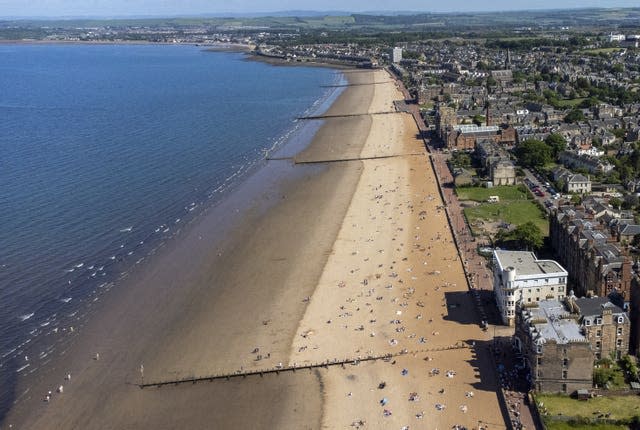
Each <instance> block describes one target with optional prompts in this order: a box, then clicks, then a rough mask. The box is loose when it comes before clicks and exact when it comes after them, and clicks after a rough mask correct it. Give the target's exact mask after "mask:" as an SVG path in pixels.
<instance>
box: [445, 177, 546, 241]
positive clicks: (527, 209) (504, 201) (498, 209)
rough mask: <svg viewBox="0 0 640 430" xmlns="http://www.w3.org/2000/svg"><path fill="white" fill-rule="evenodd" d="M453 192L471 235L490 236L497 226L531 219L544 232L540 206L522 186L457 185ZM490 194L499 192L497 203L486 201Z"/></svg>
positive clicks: (493, 194)
mask: <svg viewBox="0 0 640 430" xmlns="http://www.w3.org/2000/svg"><path fill="white" fill-rule="evenodd" d="M456 193H457V194H458V199H459V200H460V202H461V204H462V206H463V207H464V215H465V217H466V219H467V222H468V224H469V226H471V230H472V232H473V235H474V236H483V235H486V236H491V237H493V236H494V235H495V234H496V233H497V232H498V231H499V230H500V229H503V228H508V227H507V226H510V227H514V226H518V225H522V224H525V223H526V222H529V221H531V222H533V223H534V224H535V225H536V226H537V227H538V228H539V229H540V231H541V232H542V234H543V235H544V236H547V235H548V232H549V223H548V221H547V219H546V218H545V216H544V213H543V211H542V210H541V209H540V207H539V206H538V205H537V204H536V203H535V202H534V201H533V200H532V199H531V198H530V197H529V194H528V192H527V191H526V190H525V189H524V188H523V187H522V186H498V187H493V188H480V187H467V188H457V189H456ZM489 196H498V197H499V200H500V201H499V202H498V203H489V202H487V200H488V199H489Z"/></svg>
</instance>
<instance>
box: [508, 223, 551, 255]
mask: <svg viewBox="0 0 640 430" xmlns="http://www.w3.org/2000/svg"><path fill="white" fill-rule="evenodd" d="M513 238H514V239H516V240H517V241H518V242H520V245H521V246H523V247H524V248H525V249H527V250H529V249H531V250H533V249H539V248H541V247H542V245H543V243H544V237H543V236H542V231H540V229H539V228H538V226H537V225H535V224H534V223H533V222H532V221H527V222H526V223H524V224H520V225H519V226H518V227H516V228H515V230H513Z"/></svg>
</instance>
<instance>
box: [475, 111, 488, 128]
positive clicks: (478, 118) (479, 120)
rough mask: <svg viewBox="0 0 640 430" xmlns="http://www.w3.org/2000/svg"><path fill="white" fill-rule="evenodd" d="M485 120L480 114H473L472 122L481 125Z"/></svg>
mask: <svg viewBox="0 0 640 430" xmlns="http://www.w3.org/2000/svg"><path fill="white" fill-rule="evenodd" d="M485 120H486V119H485V117H484V116H482V115H480V114H478V115H474V116H473V123H474V124H475V125H477V126H481V125H482V124H484V122H485Z"/></svg>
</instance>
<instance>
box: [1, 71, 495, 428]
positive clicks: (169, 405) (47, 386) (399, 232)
mask: <svg viewBox="0 0 640 430" xmlns="http://www.w3.org/2000/svg"><path fill="white" fill-rule="evenodd" d="M347 76H348V78H349V80H350V83H352V84H367V83H369V84H370V83H373V82H382V81H389V80H390V78H389V76H388V75H387V74H386V72H384V71H367V72H363V71H357V72H353V73H347ZM399 97H400V94H399V92H398V91H397V89H396V88H395V84H394V83H388V84H376V85H355V86H350V87H348V88H347V89H346V90H345V92H344V93H343V94H342V95H341V96H340V97H339V98H338V100H337V101H336V102H335V103H334V104H333V106H332V107H331V108H330V110H329V111H328V112H327V114H329V115H343V114H349V113H354V112H355V113H359V114H360V113H362V114H366V113H372V112H375V113H379V112H384V111H390V110H392V102H393V100H394V99H396V98H399ZM416 133H417V128H416V126H415V124H414V123H413V120H412V118H411V117H410V116H409V115H407V114H401V113H393V114H376V115H358V116H350V117H343V118H332V119H327V120H326V121H325V123H324V125H323V127H322V128H321V129H320V130H319V132H318V133H317V135H316V137H315V138H314V141H313V143H312V145H311V146H310V147H309V148H308V149H307V150H305V151H303V152H302V153H301V154H299V155H298V157H297V159H299V160H304V161H311V160H315V161H320V160H336V159H340V158H349V159H351V158H358V157H360V158H367V159H366V160H364V161H360V160H358V161H347V162H334V163H321V164H312V165H295V166H293V165H292V163H291V161H287V160H284V161H272V162H270V163H269V165H268V166H267V167H266V168H265V169H263V170H262V171H261V172H259V173H258V174H257V175H256V176H255V177H253V178H251V179H250V180H249V181H247V183H245V184H243V186H242V187H241V188H240V189H239V190H238V191H237V192H236V193H234V195H233V196H232V197H230V198H229V199H228V200H227V201H225V202H223V204H221V205H219V206H217V207H215V208H213V209H211V210H210V211H208V212H207V213H206V214H205V215H204V216H203V217H202V219H201V220H199V221H198V222H197V223H195V224H194V225H193V226H192V227H191V228H189V229H188V231H185V232H184V234H183V235H182V237H180V238H179V240H176V241H175V243H171V244H169V245H168V246H167V247H166V248H165V249H163V250H162V251H161V252H159V253H158V255H157V256H155V258H154V259H153V261H152V262H150V263H148V264H147V265H146V266H145V267H143V268H142V269H140V270H139V271H138V272H136V273H134V274H133V275H132V277H131V278H130V279H128V280H127V281H126V282H125V283H124V284H123V285H121V286H119V287H118V288H115V289H114V290H113V291H112V293H111V294H109V295H108V296H107V297H106V299H105V300H103V301H102V302H101V304H100V305H99V306H100V309H99V310H98V311H97V312H96V315H95V317H94V318H92V320H91V322H90V323H89V324H88V325H87V326H86V327H82V328H80V329H79V330H78V337H77V339H76V341H75V342H74V344H73V346H72V347H71V348H70V349H69V350H67V351H66V352H65V354H64V355H63V356H62V357H58V358H57V359H56V360H55V362H53V363H51V365H50V366H49V368H48V370H47V372H46V373H44V372H43V373H42V374H41V375H40V377H39V378H40V379H39V380H38V381H33V382H32V386H33V388H32V390H31V391H29V392H28V393H26V394H24V395H22V396H21V397H20V402H19V403H18V404H17V405H16V406H15V407H14V408H13V410H12V411H11V412H10V415H9V416H8V418H7V419H6V420H5V423H4V424H13V428H16V429H22V428H28V429H50V428H60V429H71V428H82V429H104V428H118V429H120V428H154V429H155V428H177V427H187V428H252V429H253V428H264V429H274V428H278V429H287V428H291V429H300V428H310V429H316V428H321V427H325V428H348V427H349V426H350V425H352V424H354V423H356V424H357V423H358V421H360V420H362V421H366V426H367V427H369V428H394V427H395V428H401V427H402V426H405V425H411V426H412V428H413V426H414V425H418V424H420V423H421V422H420V421H418V420H424V421H423V423H424V424H427V423H428V424H429V425H430V426H432V427H433V428H436V427H438V428H447V427H446V426H449V428H450V427H451V426H452V425H453V424H465V425H467V426H469V427H472V426H475V425H476V424H477V422H478V420H483V421H484V422H489V423H499V422H500V421H501V418H499V417H500V416H501V415H500V410H499V407H498V402H497V396H496V394H495V389H496V387H495V381H494V380H493V378H492V377H491V376H490V375H492V373H491V370H490V366H489V363H488V362H487V361H486V359H485V357H487V355H486V353H485V352H484V351H483V350H481V349H480V348H481V347H484V346H485V343H486V342H487V341H488V336H487V334H485V333H482V332H481V331H480V329H479V328H478V325H477V321H476V319H477V318H476V317H475V314H474V310H473V307H472V302H471V296H470V295H468V294H467V293H466V284H465V282H464V274H463V271H462V267H461V263H460V261H459V259H458V258H457V252H456V249H455V246H454V245H453V243H452V240H451V233H450V230H449V228H448V225H447V223H446V217H445V214H444V211H443V210H441V209H439V207H440V205H442V202H441V201H440V197H439V195H438V192H437V188H436V184H435V180H434V175H433V172H432V171H431V168H430V165H429V163H428V158H427V155H426V152H425V150H424V147H423V145H422V142H421V141H418V140H417V139H416V137H415V135H416ZM389 155H392V156H394V157H392V158H375V157H386V156H389ZM421 338H422V339H421ZM471 341H476V342H477V344H478V346H476V347H467V346H469V345H470V342H471ZM452 345H454V346H461V345H464V346H465V347H464V348H458V349H448V350H440V349H442V348H445V347H450V346H452ZM402 349H407V350H408V352H409V353H408V354H406V355H403V356H401V357H398V358H396V359H395V360H390V361H377V362H372V363H363V364H360V365H358V366H350V365H349V366H345V367H344V368H340V367H330V368H329V369H318V370H314V371H299V372H296V373H287V374H281V375H269V376H265V377H263V378H260V377H250V378H247V379H233V380H231V381H216V382H203V383H198V384H185V385H176V386H166V387H162V388H147V389H144V390H141V389H140V388H138V386H137V385H136V384H137V383H139V382H141V380H142V375H141V373H140V365H141V364H143V365H144V379H145V381H150V380H158V379H172V378H184V377H189V376H202V375H211V374H215V373H220V372H235V371H237V370H240V369H243V370H246V369H265V368H272V367H274V366H275V365H277V364H278V363H283V364H284V365H286V364H288V363H289V364H293V363H297V364H302V363H305V362H317V361H324V360H328V359H334V358H356V357H357V356H366V355H378V354H384V353H386V352H391V353H398V352H400V351H401V350H402ZM412 351H421V352H416V353H412ZM96 353H99V360H95V354H96ZM436 368H438V369H439V371H440V373H439V374H436V375H433V376H429V374H430V372H431V371H432V370H433V369H436ZM403 369H406V372H402V370H403ZM448 370H453V371H454V372H455V375H452V376H453V377H451V378H449V377H447V376H446V375H445V373H446V372H447V371H448ZM68 372H71V374H72V379H71V381H64V376H65V375H66V374H67V373H68ZM403 373H405V374H404V375H403ZM432 373H433V372H432ZM479 373H481V374H482V379H480V378H479ZM487 375H489V378H488V379H487ZM381 381H385V383H386V386H385V388H383V389H378V388H377V387H378V384H379V383H380V382H381ZM61 384H64V386H65V388H64V393H63V394H54V395H53V398H52V400H51V402H49V403H44V402H43V401H42V398H43V396H44V394H45V393H46V392H47V390H54V391H55V387H57V386H58V385H61ZM443 388H444V390H445V391H444V392H442V393H439V390H441V389H443ZM22 391H23V390H22V389H21V387H18V393H21V392H22ZM470 392H473V397H467V396H468V395H469V393H470ZM411 393H417V398H416V397H415V396H414V401H409V400H408V398H409V396H410V394H411ZM382 398H386V399H387V401H388V403H387V405H385V406H384V407H383V406H381V405H380V404H379V401H380V400H381V399H382ZM436 403H440V404H443V405H445V406H446V409H445V410H444V411H438V410H437V409H436V408H435V405H436ZM462 406H467V412H464V411H463V409H461V407H462ZM384 409H388V410H389V411H390V412H392V414H391V415H390V416H384V415H383V411H384ZM422 411H424V416H423V417H422V418H418V417H416V414H419V413H421V412H422ZM357 425H359V424H357ZM491 428H500V426H497V425H494V426H491Z"/></svg>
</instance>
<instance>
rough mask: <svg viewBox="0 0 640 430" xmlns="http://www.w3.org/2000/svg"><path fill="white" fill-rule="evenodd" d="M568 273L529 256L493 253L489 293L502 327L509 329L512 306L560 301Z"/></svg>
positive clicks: (548, 261)
mask: <svg viewBox="0 0 640 430" xmlns="http://www.w3.org/2000/svg"><path fill="white" fill-rule="evenodd" d="M567 276H568V273H567V271H566V270H564V269H563V268H562V266H560V265H559V264H558V263H556V262H555V261H553V260H538V259H537V258H536V256H535V254H534V253H533V252H528V251H503V250H496V251H494V252H493V291H494V293H495V295H496V303H497V305H498V310H499V311H500V315H501V316H502V321H503V323H504V324H507V325H513V323H514V319H515V311H516V305H517V304H518V303H521V304H523V305H524V306H527V305H531V304H532V303H537V302H539V301H541V300H546V299H550V298H553V299H557V300H562V299H563V298H564V297H565V294H566V286H567Z"/></svg>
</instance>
